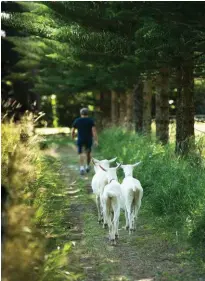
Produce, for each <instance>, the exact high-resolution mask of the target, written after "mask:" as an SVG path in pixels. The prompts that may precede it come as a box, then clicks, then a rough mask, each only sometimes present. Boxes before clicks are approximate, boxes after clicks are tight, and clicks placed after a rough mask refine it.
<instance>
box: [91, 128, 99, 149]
mask: <svg viewBox="0 0 205 281" xmlns="http://www.w3.org/2000/svg"><path fill="white" fill-rule="evenodd" d="M92 134H93V138H94V144H95V145H96V146H97V145H98V135H97V130H96V127H95V126H93V127H92Z"/></svg>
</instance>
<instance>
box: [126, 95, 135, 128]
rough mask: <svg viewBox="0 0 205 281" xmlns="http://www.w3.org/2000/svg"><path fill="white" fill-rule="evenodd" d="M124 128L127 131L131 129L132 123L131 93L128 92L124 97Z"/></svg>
mask: <svg viewBox="0 0 205 281" xmlns="http://www.w3.org/2000/svg"><path fill="white" fill-rule="evenodd" d="M126 97H127V98H126V127H127V129H128V130H131V129H132V123H133V111H134V110H133V109H134V105H133V91H128V92H127V95H126Z"/></svg>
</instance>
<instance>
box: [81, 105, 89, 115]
mask: <svg viewBox="0 0 205 281" xmlns="http://www.w3.org/2000/svg"><path fill="white" fill-rule="evenodd" d="M88 112H89V111H88V108H86V107H84V108H82V109H81V110H80V115H81V116H88Z"/></svg>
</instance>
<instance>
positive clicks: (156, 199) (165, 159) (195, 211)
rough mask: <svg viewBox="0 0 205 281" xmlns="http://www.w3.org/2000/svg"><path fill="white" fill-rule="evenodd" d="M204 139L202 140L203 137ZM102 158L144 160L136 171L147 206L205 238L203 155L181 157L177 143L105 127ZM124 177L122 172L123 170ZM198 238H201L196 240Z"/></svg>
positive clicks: (167, 220) (171, 223)
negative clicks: (175, 144)
mask: <svg viewBox="0 0 205 281" xmlns="http://www.w3.org/2000/svg"><path fill="white" fill-rule="evenodd" d="M200 141H201V142H202V140H200ZM99 152H100V155H101V156H102V158H113V157H118V159H117V161H118V162H122V163H124V164H128V163H130V164H132V163H135V162H137V161H142V164H141V165H139V166H138V167H137V168H136V169H135V170H134V176H135V177H137V178H138V179H139V180H140V181H141V183H142V186H143V188H144V199H143V201H144V205H146V209H147V210H148V211H149V212H150V213H152V214H153V215H154V216H155V217H158V218H160V220H161V221H162V222H163V224H165V223H166V225H167V226H168V225H169V226H171V227H172V228H173V229H178V228H185V229H186V230H187V235H189V236H190V237H194V238H195V241H197V240H198V241H197V242H199V241H202V240H203V241H204V235H203V236H202V235H200V233H202V232H204V233H205V225H204V223H203V219H204V211H203V209H204V206H205V168H204V159H200V161H198V160H199V157H200V156H199V155H197V157H196V154H194V153H193V154H191V155H190V156H189V157H187V158H186V159H185V158H179V157H177V156H176V155H175V153H174V147H173V144H170V145H166V146H164V147H163V146H162V145H160V144H157V143H155V142H153V141H151V140H149V139H148V138H146V137H144V136H139V135H136V134H135V133H132V132H127V131H125V130H123V129H120V128H111V129H107V130H104V131H103V132H102V133H101V135H100V146H99ZM119 177H120V180H121V179H122V177H123V175H122V171H119ZM196 237H197V239H196Z"/></svg>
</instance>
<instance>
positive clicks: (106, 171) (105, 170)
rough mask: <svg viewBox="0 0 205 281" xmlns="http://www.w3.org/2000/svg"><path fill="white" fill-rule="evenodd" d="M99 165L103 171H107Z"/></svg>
mask: <svg viewBox="0 0 205 281" xmlns="http://www.w3.org/2000/svg"><path fill="white" fill-rule="evenodd" d="M99 167H100V168H101V169H102V170H103V171H105V172H107V170H106V169H105V168H103V167H102V166H101V165H99Z"/></svg>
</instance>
